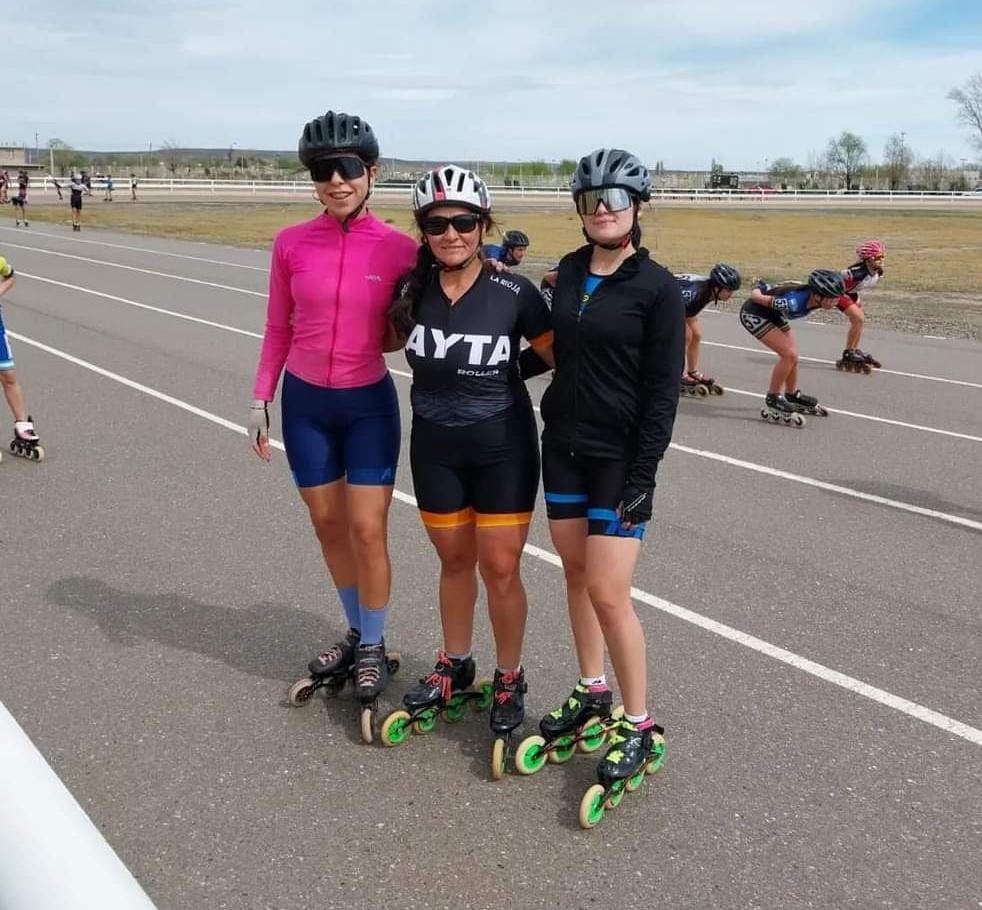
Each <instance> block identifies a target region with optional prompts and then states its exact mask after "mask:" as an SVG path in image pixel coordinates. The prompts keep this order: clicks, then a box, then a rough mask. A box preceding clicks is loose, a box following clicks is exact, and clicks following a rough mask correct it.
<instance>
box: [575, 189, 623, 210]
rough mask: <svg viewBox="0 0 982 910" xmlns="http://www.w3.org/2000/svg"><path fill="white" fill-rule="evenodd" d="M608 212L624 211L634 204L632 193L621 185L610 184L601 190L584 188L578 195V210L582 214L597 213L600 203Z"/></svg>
mask: <svg viewBox="0 0 982 910" xmlns="http://www.w3.org/2000/svg"><path fill="white" fill-rule="evenodd" d="M601 202H602V203H603V204H604V208H606V209H607V211H608V212H623V211H624V209H629V208H630V207H631V206H632V205H633V204H634V198H633V197H632V196H631V194H630V193H629V192H628V191H627V190H625V189H622V188H621V187H619V186H608V187H604V188H603V189H600V190H584V191H583V192H582V193H580V195H579V196H577V197H576V211H578V212H579V213H580V214H581V215H595V214H596V212H597V207H598V206H599V205H600V203H601Z"/></svg>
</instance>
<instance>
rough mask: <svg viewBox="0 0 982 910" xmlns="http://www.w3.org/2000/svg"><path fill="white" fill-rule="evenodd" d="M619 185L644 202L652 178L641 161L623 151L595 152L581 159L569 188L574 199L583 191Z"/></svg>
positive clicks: (649, 194)
mask: <svg viewBox="0 0 982 910" xmlns="http://www.w3.org/2000/svg"><path fill="white" fill-rule="evenodd" d="M611 186H619V187H622V188H623V189H625V190H627V191H628V192H630V193H633V194H634V195H635V196H638V197H639V198H640V199H641V200H642V201H644V202H647V201H648V200H649V199H650V198H651V177H650V176H649V174H648V169H647V168H646V167H645V166H644V165H643V164H642V163H641V161H640V160H639V159H638V158H637V157H636V156H635V155H632V154H631V153H630V152H625V151H624V149H597V150H596V151H594V152H590V154H589V155H586V156H584V157H583V158H581V159H580V163H579V164H577V166H576V171H575V172H574V174H573V179H572V180H571V181H570V189H571V190H572V191H573V198H574V199H575V198H576V197H577V196H579V195H580V193H583V192H585V191H586V190H599V189H603V188H604V187H611Z"/></svg>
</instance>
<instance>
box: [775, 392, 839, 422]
mask: <svg viewBox="0 0 982 910" xmlns="http://www.w3.org/2000/svg"><path fill="white" fill-rule="evenodd" d="M784 398H785V401H787V403H788V404H789V405H791V407H793V408H794V409H795V410H796V411H798V412H799V413H801V414H812V415H813V416H817V417H828V416H829V412H828V410H827V409H826V408H824V407H822V405H820V404H819V403H818V399H817V398H815V397H814V396H813V395H805V394H803V393H802V391H801V389H797V390H796V391H794V392H788V394H787V395H785V396H784Z"/></svg>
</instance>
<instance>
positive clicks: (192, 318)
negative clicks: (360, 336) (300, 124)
mask: <svg viewBox="0 0 982 910" xmlns="http://www.w3.org/2000/svg"><path fill="white" fill-rule="evenodd" d="M138 271H142V270H138ZM17 274H18V275H22V276H23V277H24V278H31V279H33V280H34V281H43V282H45V283H47V284H54V285H57V286H58V287H63V288H68V289H70V290H73V291H78V292H80V293H82V294H92V295H93V296H95V297H103V298H105V299H106V300H114V301H116V302H117V303H126V304H129V305H130V306H135V307H139V308H140V309H143V310H150V311H151V312H154V313H161V314H163V315H165V316H173V317H174V318H176V319H185V320H187V321H188V322H199V323H201V324H202V325H208V326H212V327H214V328H217V329H225V330H226V331H229V332H236V333H237V334H239V335H247V336H249V337H251V338H262V337H263V336H262V335H259V334H256V333H255V332H249V331H247V330H245V329H237V328H235V327H234V326H230V325H227V324H225V323H222V322H213V321H211V320H209V319H201V318H199V317H197V316H188V315H186V314H184V313H179V312H176V311H174V310H167V309H164V308H162V307H155V306H151V305H150V304H147V303H139V302H138V301H136V300H130V299H129V298H128V297H118V296H116V295H115V294H107V293H105V292H104V291H94V290H91V289H89V288H84V287H82V286H81V285H77V284H69V283H67V282H64V281H56V280H55V279H54V278H44V277H42V276H41V275H34V274H32V273H31V272H18V273H17ZM154 274H161V273H159V272H158V273H154ZM204 283H205V284H207V283H208V282H204ZM219 287H225V285H219ZM226 289H227V290H242V289H241V288H226ZM243 293H245V294H256V296H259V297H262V296H265V295H263V294H258V293H257V292H255V291H243ZM746 350H751V349H750V348H747V349H746ZM392 372H394V373H397V374H398V375H400V376H401V375H408V374H403V373H400V372H399V371H398V370H393V371H392ZM945 381H948V380H945ZM727 391H731V392H733V394H734V395H749V396H751V397H753V398H763V397H764V396H763V395H761V394H760V393H759V392H750V391H746V390H744V389H734V388H732V387H731V386H727ZM829 410H830V411H832V412H833V413H836V414H842V415H843V416H844V417H855V418H856V419H858V420H871V421H875V422H876V423H885V424H891V425H892V426H896V427H904V428H905V429H908V430H919V431H920V432H923V433H937V434H939V435H941V436H951V437H953V438H955V439H967V440H969V441H970V442H982V437H979V436H972V435H971V434H969V433H958V432H956V431H954V430H942V429H938V428H937V427H928V426H923V425H922V424H919V423H906V422H904V421H902V420H892V419H891V418H889V417H874V416H873V415H872V414H860V413H858V412H856V411H845V410H840V409H838V408H831V407H830V408H829Z"/></svg>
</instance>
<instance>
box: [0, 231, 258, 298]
mask: <svg viewBox="0 0 982 910" xmlns="http://www.w3.org/2000/svg"><path fill="white" fill-rule="evenodd" d="M4 247H5V248H6V247H10V248H12V249H18V250H30V251H31V252H32V253H43V254H44V255H45V256H60V257H61V258H62V259H77V260H78V261H79V262H88V263H89V264H91V265H104V266H107V267H108V268H111V269H125V270H126V271H127V272H140V273H142V274H143V275H156V276H157V277H158V278H170V279H172V280H174V281H187V282H190V283H191V284H202V285H204V286H205V287H209V288H219V289H220V290H223V291H235V292H237V293H239V294H248V295H249V296H250V297H263V298H265V297H266V292H265V291H250V290H248V289H247V288H236V287H232V286H231V285H229V284H219V283H218V282H217V281H203V280H202V279H200V278H189V277H188V276H187V275H173V274H171V273H170V272H155V271H154V270H153V269H141V268H137V267H136V266H135V265H122V264H121V263H119V262H107V261H106V260H105V259H90V258H89V257H88V256H75V255H73V254H71V253H58V252H56V251H55V250H45V249H42V248H41V247H35V246H24V245H23V244H20V243H5V244H4Z"/></svg>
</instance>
